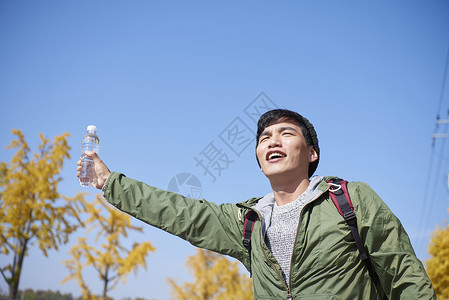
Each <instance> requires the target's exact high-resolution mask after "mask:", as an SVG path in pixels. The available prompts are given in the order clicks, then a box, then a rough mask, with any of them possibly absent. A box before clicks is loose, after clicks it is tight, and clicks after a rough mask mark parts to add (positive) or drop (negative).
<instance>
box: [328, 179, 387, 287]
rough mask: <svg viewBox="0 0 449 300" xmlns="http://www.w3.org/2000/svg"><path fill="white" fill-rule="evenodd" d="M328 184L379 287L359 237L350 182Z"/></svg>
mask: <svg viewBox="0 0 449 300" xmlns="http://www.w3.org/2000/svg"><path fill="white" fill-rule="evenodd" d="M328 183H330V184H331V185H332V186H331V188H330V189H329V195H330V197H331V199H332V202H333V203H334V204H335V206H336V207H337V210H338V212H339V213H340V215H341V216H342V217H343V218H344V219H345V221H346V223H347V224H348V227H349V229H350V230H351V233H352V236H353V238H354V241H355V243H356V245H357V249H358V250H359V254H360V258H361V260H362V261H363V262H364V263H365V265H366V267H367V269H368V273H369V275H370V277H371V279H372V280H373V282H374V284H376V285H378V284H379V283H380V280H379V277H378V276H377V274H376V271H375V270H374V267H373V265H372V263H371V261H370V259H369V256H368V254H367V253H366V251H365V247H364V245H363V242H362V239H361V238H360V235H359V231H358V228H357V218H356V215H355V213H354V206H353V205H352V202H351V198H350V197H349V192H348V187H347V183H348V182H347V181H346V180H342V179H333V180H330V181H329V182H328Z"/></svg>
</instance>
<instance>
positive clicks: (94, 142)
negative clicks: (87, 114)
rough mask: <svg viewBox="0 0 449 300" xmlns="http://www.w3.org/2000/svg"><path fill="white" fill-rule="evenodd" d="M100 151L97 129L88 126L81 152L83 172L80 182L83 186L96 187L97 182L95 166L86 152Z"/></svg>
mask: <svg viewBox="0 0 449 300" xmlns="http://www.w3.org/2000/svg"><path fill="white" fill-rule="evenodd" d="M99 150H100V140H99V139H98V136H97V127H96V126H94V125H89V126H87V133H86V135H85V136H84V138H83V145H82V150H81V172H80V176H79V182H80V184H81V186H84V187H87V186H94V185H95V182H96V180H97V174H96V173H95V165H94V161H93V159H92V158H90V157H89V156H87V155H86V154H85V152H86V151H94V152H96V153H98V151H99Z"/></svg>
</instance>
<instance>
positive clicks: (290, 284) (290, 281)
mask: <svg viewBox="0 0 449 300" xmlns="http://www.w3.org/2000/svg"><path fill="white" fill-rule="evenodd" d="M328 189H329V188H327V189H325V190H324V191H323V192H322V193H321V194H319V195H318V196H317V197H316V198H315V199H313V200H312V201H310V202H309V203H307V204H306V205H304V207H303V208H302V209H301V212H300V213H299V221H298V227H297V228H296V236H295V241H294V243H293V251H292V257H291V258H290V270H289V273H288V290H287V292H288V293H287V299H288V298H289V297H291V296H292V295H291V293H290V287H291V286H292V263H293V255H294V254H295V245H296V240H297V239H298V232H299V226H300V225H301V219H302V218H301V217H302V212H303V211H304V209H305V208H306V207H307V206H309V205H310V204H311V203H313V202H315V200H316V199H318V198H319V197H321V195H323V194H324V193H325V192H326V191H327V190H328Z"/></svg>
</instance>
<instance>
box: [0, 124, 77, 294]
mask: <svg viewBox="0 0 449 300" xmlns="http://www.w3.org/2000/svg"><path fill="white" fill-rule="evenodd" d="M12 133H13V134H14V135H15V136H16V139H14V140H13V141H12V142H11V144H10V145H9V146H8V147H7V149H17V152H16V153H15V155H14V156H13V157H12V159H11V162H9V163H6V162H2V163H1V164H0V256H1V257H2V259H1V266H0V273H1V275H2V278H3V279H4V280H5V281H6V283H7V285H8V292H9V297H10V298H13V299H15V298H17V296H18V288H19V280H20V276H21V274H22V266H23V262H24V259H25V257H26V255H27V252H28V249H29V248H30V247H31V246H33V245H34V244H37V246H38V247H39V249H40V250H41V251H42V253H43V254H44V255H45V256H47V253H48V251H49V250H50V249H55V250H58V247H59V245H61V244H64V243H67V242H68V241H69V236H70V234H72V233H73V232H74V231H75V230H76V229H77V228H78V227H79V226H80V225H81V224H82V223H81V220H80V217H79V215H78V212H79V211H80V210H81V209H83V205H84V203H85V202H84V198H83V194H81V193H78V194H77V195H76V196H75V197H73V198H69V197H66V196H63V195H61V194H59V192H58V183H59V182H60V181H61V180H62V178H61V176H60V172H61V170H62V168H63V164H64V160H65V159H66V158H70V155H69V150H70V147H69V146H68V144H67V138H68V137H69V134H68V133H65V134H63V135H61V136H56V137H55V138H54V140H53V142H51V141H50V140H49V139H47V138H45V137H44V135H43V134H40V144H39V146H38V151H37V152H34V153H31V149H30V147H29V146H28V143H27V142H26V140H25V136H24V135H23V133H22V132H21V131H20V130H13V131H12ZM7 261H8V262H7Z"/></svg>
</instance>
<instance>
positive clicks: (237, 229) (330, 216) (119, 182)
mask: <svg viewBox="0 0 449 300" xmlns="http://www.w3.org/2000/svg"><path fill="white" fill-rule="evenodd" d="M329 179H331V177H327V178H323V179H322V180H319V181H318V183H316V188H315V190H314V193H315V197H314V200H313V201H312V202H310V203H308V204H307V205H306V206H305V207H304V209H303V210H302V212H301V216H300V222H299V227H298V233H297V237H296V241H295V245H294V250H293V253H294V254H293V257H292V262H291V272H290V284H289V286H290V288H288V287H287V285H286V283H285V282H284V280H283V277H282V271H281V268H280V266H279V264H278V263H277V262H276V260H275V258H274V256H273V255H272V253H271V252H270V250H269V249H268V247H267V245H266V244H265V242H264V232H265V227H266V226H267V223H269V222H267V220H268V218H267V215H268V216H269V214H270V213H271V212H270V205H272V203H269V202H267V203H264V199H265V197H264V198H253V199H250V200H248V201H245V202H241V203H238V204H221V205H217V204H215V203H212V202H208V201H205V200H203V199H201V200H197V199H190V198H186V197H183V196H181V195H179V194H176V193H172V192H169V191H164V190H160V189H157V188H154V187H151V186H149V185H146V184H144V183H142V182H139V181H136V180H133V179H129V178H126V177H125V176H124V175H123V174H119V173H112V174H111V175H110V177H109V179H108V181H107V183H106V186H105V188H104V195H105V199H106V200H107V201H108V202H110V203H111V204H113V205H114V206H116V207H117V208H118V209H120V210H122V211H124V212H126V213H128V214H130V215H132V216H134V217H136V218H138V219H140V220H142V221H144V222H146V223H148V224H150V225H153V226H155V227H158V228H161V229H163V230H165V231H167V232H169V233H172V234H174V235H176V236H179V237H181V238H183V239H185V240H187V241H189V242H190V243H192V244H193V245H195V246H197V247H201V248H205V249H208V250H212V251H215V252H218V253H221V254H224V255H229V256H231V257H234V258H236V259H238V260H239V261H241V262H242V263H243V264H244V265H245V267H246V268H247V269H248V270H249V271H250V272H251V274H252V277H253V282H254V297H255V299H287V298H288V297H289V296H291V297H292V299H310V300H311V299H345V300H346V299H380V297H379V296H378V293H377V291H376V287H375V286H374V284H373V283H372V280H371V278H370V276H369V274H368V271H367V269H366V267H365V265H364V263H363V262H362V261H361V260H360V257H359V253H358V250H357V247H356V245H355V242H354V241H353V238H352V235H351V232H350V229H349V227H348V226H347V224H346V222H345V221H344V219H343V218H342V217H341V215H340V214H339V213H338V211H337V209H336V207H335V205H334V204H333V202H332V200H331V199H330V197H329V194H328V192H327V190H328V188H329V185H328V184H327V183H326V182H327V181H328V180H329ZM348 189H349V193H350V195H351V201H352V203H353V205H354V211H355V213H356V215H357V223H358V229H359V233H360V236H361V238H362V240H363V241H364V243H365V247H366V249H367V252H368V253H369V255H370V257H371V261H372V263H373V265H374V268H375V270H376V272H377V274H378V275H379V278H380V281H381V286H382V289H383V290H384V291H385V292H386V294H387V296H388V298H389V299H390V300H393V299H436V297H435V293H434V290H433V287H432V284H431V282H430V280H429V278H428V276H427V274H426V272H425V269H424V267H423V265H422V263H421V262H420V261H419V260H418V259H417V257H416V255H415V253H414V251H413V248H412V246H411V244H410V240H409V238H408V235H407V233H406V232H405V230H404V228H403V227H402V225H401V223H400V221H399V220H398V219H397V218H396V216H395V215H394V214H393V213H392V212H391V211H390V209H389V208H388V207H387V205H386V204H385V203H384V202H383V201H382V200H381V199H380V198H379V196H378V195H377V194H376V193H375V192H374V191H373V190H372V189H371V188H370V187H369V186H368V185H367V184H365V183H360V182H350V183H349V184H348ZM250 208H253V209H255V210H256V211H257V212H258V214H259V219H258V221H257V222H256V223H255V225H254V230H253V234H252V239H251V246H252V250H251V259H250V257H249V253H248V250H247V249H246V248H245V247H244V246H243V243H242V232H243V221H244V216H245V215H246V213H247V212H248V210H249V209H250Z"/></svg>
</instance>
